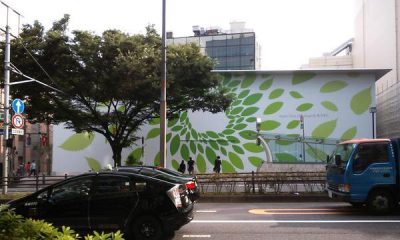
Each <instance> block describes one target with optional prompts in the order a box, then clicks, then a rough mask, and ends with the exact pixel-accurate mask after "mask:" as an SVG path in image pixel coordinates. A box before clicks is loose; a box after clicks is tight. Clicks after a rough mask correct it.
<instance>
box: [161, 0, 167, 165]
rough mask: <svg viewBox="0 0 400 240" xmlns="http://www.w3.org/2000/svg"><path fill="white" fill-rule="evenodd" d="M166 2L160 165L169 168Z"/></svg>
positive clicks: (162, 59)
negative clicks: (167, 151)
mask: <svg viewBox="0 0 400 240" xmlns="http://www.w3.org/2000/svg"><path fill="white" fill-rule="evenodd" d="M165 1H166V0H162V47H161V97H160V165H161V167H166V166H167V159H166V158H167V154H166V144H167V139H166V135H167V59H166V58H167V55H166V43H165V12H166V11H165V9H166V6H165V5H166V2H165Z"/></svg>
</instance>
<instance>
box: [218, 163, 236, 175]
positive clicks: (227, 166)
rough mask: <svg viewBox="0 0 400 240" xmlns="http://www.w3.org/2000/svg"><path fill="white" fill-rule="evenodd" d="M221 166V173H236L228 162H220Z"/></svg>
mask: <svg viewBox="0 0 400 240" xmlns="http://www.w3.org/2000/svg"><path fill="white" fill-rule="evenodd" d="M221 165H222V172H223V173H235V172H236V170H235V168H234V167H233V166H232V165H231V164H230V163H229V162H228V161H225V160H222V164H221Z"/></svg>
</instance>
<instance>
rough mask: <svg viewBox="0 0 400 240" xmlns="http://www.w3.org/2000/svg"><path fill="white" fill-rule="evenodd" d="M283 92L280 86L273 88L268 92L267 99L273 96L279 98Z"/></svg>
mask: <svg viewBox="0 0 400 240" xmlns="http://www.w3.org/2000/svg"><path fill="white" fill-rule="evenodd" d="M284 92H285V90H284V89H282V88H278V89H275V90H274V91H272V92H271V93H270V94H269V97H268V98H269V99H275V98H279V97H280V96H282V94H283V93H284Z"/></svg>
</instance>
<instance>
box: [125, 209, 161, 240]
mask: <svg viewBox="0 0 400 240" xmlns="http://www.w3.org/2000/svg"><path fill="white" fill-rule="evenodd" d="M132 227H133V229H132V232H133V236H134V239H136V240H159V239H161V237H162V236H163V230H162V227H161V223H160V221H159V220H158V219H157V218H155V217H153V216H150V215H144V216H139V217H138V218H137V219H135V221H134V223H133V226H132Z"/></svg>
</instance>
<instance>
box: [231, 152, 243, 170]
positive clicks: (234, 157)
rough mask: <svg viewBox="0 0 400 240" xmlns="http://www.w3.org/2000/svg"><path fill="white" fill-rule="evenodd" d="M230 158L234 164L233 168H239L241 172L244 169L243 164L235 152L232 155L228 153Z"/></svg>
mask: <svg viewBox="0 0 400 240" xmlns="http://www.w3.org/2000/svg"><path fill="white" fill-rule="evenodd" d="M228 157H229V160H230V161H231V163H232V164H233V166H235V167H236V168H239V169H241V170H243V169H244V165H243V162H242V160H241V159H240V157H239V156H238V155H236V154H235V153H233V152H230V153H228Z"/></svg>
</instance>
